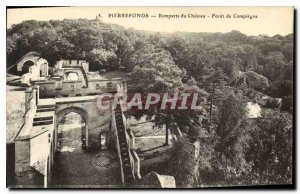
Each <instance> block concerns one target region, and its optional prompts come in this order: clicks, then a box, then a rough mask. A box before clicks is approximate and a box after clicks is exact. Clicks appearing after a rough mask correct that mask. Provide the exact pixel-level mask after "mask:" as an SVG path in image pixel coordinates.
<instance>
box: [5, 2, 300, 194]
mask: <svg viewBox="0 0 300 194" xmlns="http://www.w3.org/2000/svg"><path fill="white" fill-rule="evenodd" d="M6 6H295V8H296V9H297V8H298V11H299V9H300V1H299V0H285V1H284V0H272V1H268V0H252V1H250V0H247V1H246V0H227V1H217V0H206V1H198V2H196V1H195V0H194V1H193V0H182V1H180V0H164V1H162V0H150V1H149V0H147V1H146V0H107V1H100V0H1V3H0V27H1V28H0V29H1V30H0V42H1V44H0V51H1V57H0V64H1V65H0V73H1V75H2V76H0V79H1V80H0V83H1V89H2V94H1V100H0V103H1V104H0V105H1V107H2V108H3V109H4V110H3V111H2V112H1V114H0V116H1V117H0V119H1V120H0V126H1V127H0V129H1V132H2V133H1V135H0V140H1V141H0V142H1V151H2V152H1V157H0V158H1V160H0V161H1V164H0V167H1V169H0V173H1V176H0V177H1V186H0V188H1V193H8V192H11V191H9V190H8V189H6V162H5V160H6V148H5V142H6V139H5V136H6V126H5V122H6V114H5V113H6V94H5V93H6V85H5V83H6V76H5V72H6V30H5V29H6ZM298 14H299V13H298ZM296 21H297V24H296V26H299V21H298V20H296ZM297 35H298V34H297ZM298 42H299V41H298V38H297V43H295V44H296V45H298ZM297 58H298V59H299V55H298V52H297ZM299 71H300V70H299V68H297V75H299ZM296 84H297V90H299V83H298V81H297V82H296ZM298 99H299V96H298ZM298 99H297V100H298ZM298 105H299V103H298ZM298 107H299V106H297V109H298ZM297 120H298V121H300V116H299V114H298V115H297ZM295 131H298V130H297V129H295ZM299 134H300V132H299V131H298V132H297V137H296V139H297V140H298V139H299ZM296 142H297V141H296ZM296 155H299V149H297V153H296ZM297 161H298V160H297ZM298 164H299V162H298V163H297V167H298V168H299V165H298ZM298 168H297V169H298ZM297 174H298V173H297ZM296 185H298V186H299V177H297V183H296ZM45 191H46V190H39V191H33V192H35V193H36V192H37V193H42V192H45ZM78 191H79V192H99V191H97V190H90V191H86V190H77V191H76V190H69V191H67V190H63V191H62V190H59V191H58V190H56V191H55V192H58V193H62V192H78ZM207 191H209V190H206V191H205V192H207ZM13 192H14V193H15V192H26V191H24V190H23V191H13ZM27 192H32V191H27ZM46 192H52V190H50V191H49V190H47V191H46ZM100 192H101V193H107V192H110V191H103V190H101V191H100ZM118 192H119V191H118ZM126 192H132V191H131V190H127V191H126ZM134 192H140V191H134ZM147 192H158V191H147ZM162 192H165V191H159V193H162ZM172 192H173V191H172ZM179 192H185V191H179ZM196 192H204V191H201V190H198V191H196ZM209 192H212V193H217V192H220V191H209ZM223 192H224V191H223ZM226 192H228V191H226ZM229 192H232V190H230V191H229ZM252 192H253V191H250V190H249V191H243V193H252ZM267 192H274V191H267Z"/></svg>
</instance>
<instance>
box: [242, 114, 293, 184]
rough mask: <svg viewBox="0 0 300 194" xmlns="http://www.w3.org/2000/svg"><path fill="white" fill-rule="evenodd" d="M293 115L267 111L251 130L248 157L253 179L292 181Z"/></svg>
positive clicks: (262, 181) (261, 182)
mask: <svg viewBox="0 0 300 194" xmlns="http://www.w3.org/2000/svg"><path fill="white" fill-rule="evenodd" d="M292 126H293V125H292V116H291V115H289V114H287V113H282V112H279V111H277V110H271V111H265V112H264V113H263V116H262V117H261V118H259V119H258V120H257V123H256V127H255V128H254V129H253V130H252V132H251V136H252V138H251V141H250V142H249V148H248V149H247V152H246V160H247V161H248V162H251V163H252V164H253V165H252V171H253V173H252V177H251V178H250V179H252V181H253V182H255V181H258V184H273V183H276V184H290V183H291V181H292V172H293V166H292V135H293V133H292V130H293V127H292Z"/></svg>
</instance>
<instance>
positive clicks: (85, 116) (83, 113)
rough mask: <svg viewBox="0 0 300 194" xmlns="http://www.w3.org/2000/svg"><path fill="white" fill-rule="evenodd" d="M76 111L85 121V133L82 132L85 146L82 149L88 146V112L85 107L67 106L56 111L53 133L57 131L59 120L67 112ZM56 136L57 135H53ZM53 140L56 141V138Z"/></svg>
mask: <svg viewBox="0 0 300 194" xmlns="http://www.w3.org/2000/svg"><path fill="white" fill-rule="evenodd" d="M72 112H74V113H77V114H78V115H80V116H81V118H82V119H83V120H84V122H85V133H84V134H83V136H84V137H83V138H85V139H84V141H85V146H84V147H83V149H85V148H87V147H88V134H89V133H88V122H89V116H88V113H87V111H86V110H85V109H83V108H80V107H76V106H71V107H67V108H64V109H62V110H60V111H58V112H57V113H56V126H55V133H56V134H57V133H58V125H59V124H60V122H61V120H62V119H63V117H64V116H65V115H66V114H68V113H72ZM55 136H56V137H57V135H55ZM55 142H57V138H56V139H55Z"/></svg>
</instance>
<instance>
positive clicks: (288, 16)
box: [7, 7, 294, 36]
mask: <svg viewBox="0 0 300 194" xmlns="http://www.w3.org/2000/svg"><path fill="white" fill-rule="evenodd" d="M99 14H100V15H101V20H102V21H103V22H105V23H115V24H119V25H122V26H124V27H125V28H134V29H137V30H147V31H155V32H156V31H157V32H177V31H182V32H222V33H226V32H230V31H232V30H238V31H240V32H242V33H244V34H247V35H259V34H265V35H269V36H274V35H276V34H280V35H287V34H290V33H293V23H294V21H293V19H294V8H293V7H52V8H22V9H8V10H7V28H10V27H11V26H12V25H13V24H18V23H21V22H22V21H25V20H40V21H48V20H63V19H78V18H86V19H95V18H96V16H97V15H99ZM113 14H115V15H113ZM117 14H123V15H125V14H127V15H129V14H132V15H131V16H130V18H128V17H115V16H116V15H117ZM134 14H140V15H142V14H143V15H144V16H145V15H148V17H144V18H142V17H140V18H138V17H135V18H134V17H132V16H134ZM195 15H198V17H195ZM237 15H243V16H244V17H245V18H236V16H237ZM113 16H114V17H113ZM167 16H173V18H168V17H167ZM184 16H186V17H184ZM229 16H230V17H229ZM247 16H253V18H252V19H250V18H249V17H247ZM203 17H204V18H203Z"/></svg>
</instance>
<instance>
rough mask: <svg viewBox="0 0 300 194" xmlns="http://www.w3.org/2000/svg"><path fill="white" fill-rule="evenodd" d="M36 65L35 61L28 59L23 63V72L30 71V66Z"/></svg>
mask: <svg viewBox="0 0 300 194" xmlns="http://www.w3.org/2000/svg"><path fill="white" fill-rule="evenodd" d="M33 65H34V62H33V61H31V60H27V61H25V62H24V63H23V65H22V73H23V74H24V73H29V70H30V67H31V66H33Z"/></svg>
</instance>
